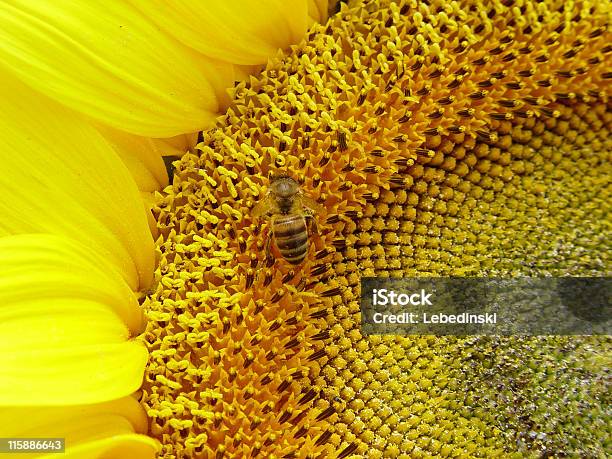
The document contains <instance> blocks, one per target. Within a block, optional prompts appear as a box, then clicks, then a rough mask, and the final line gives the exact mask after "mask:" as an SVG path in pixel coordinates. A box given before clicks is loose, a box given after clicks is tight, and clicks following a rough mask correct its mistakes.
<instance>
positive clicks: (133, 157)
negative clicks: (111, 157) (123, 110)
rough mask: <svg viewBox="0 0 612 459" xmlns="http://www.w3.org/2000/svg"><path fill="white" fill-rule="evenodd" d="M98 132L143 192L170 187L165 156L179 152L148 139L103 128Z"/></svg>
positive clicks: (99, 128)
mask: <svg viewBox="0 0 612 459" xmlns="http://www.w3.org/2000/svg"><path fill="white" fill-rule="evenodd" d="M97 129H98V131H100V133H101V134H102V135H103V136H104V138H105V139H106V140H107V141H108V143H109V144H110V145H111V146H112V147H113V149H114V150H115V152H116V153H117V155H118V156H119V157H120V158H121V160H122V161H123V164H125V166H126V167H127V168H128V169H129V171H130V173H131V174H132V177H133V178H134V180H135V181H136V185H137V186H138V189H139V190H140V191H144V192H153V191H157V190H161V189H162V188H164V187H165V186H166V185H168V173H167V172H166V166H165V165H164V161H163V160H162V156H163V155H170V154H173V153H174V152H175V150H171V149H170V148H169V147H166V145H165V144H163V143H161V142H160V141H156V140H155V139H151V138H148V137H141V136H136V135H133V134H128V133H127V132H122V131H118V130H116V129H113V128H110V127H107V126H102V125H100V126H98V127H97ZM182 153H184V152H182ZM181 156H182V155H181Z"/></svg>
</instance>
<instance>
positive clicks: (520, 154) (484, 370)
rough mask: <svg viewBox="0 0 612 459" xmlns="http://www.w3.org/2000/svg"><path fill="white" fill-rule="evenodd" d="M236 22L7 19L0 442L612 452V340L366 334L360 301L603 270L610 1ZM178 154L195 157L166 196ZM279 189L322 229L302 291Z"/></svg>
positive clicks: (155, 13) (187, 453)
mask: <svg viewBox="0 0 612 459" xmlns="http://www.w3.org/2000/svg"><path fill="white" fill-rule="evenodd" d="M241 3H242V6H243V8H241V12H242V14H243V15H242V16H241V17H237V14H236V12H235V10H234V9H231V10H228V9H227V8H224V6H223V4H222V2H215V3H214V5H215V7H214V8H213V7H212V6H210V5H209V6H207V9H206V10H204V11H200V10H199V9H198V8H195V7H193V6H186V4H183V2H180V1H174V2H170V3H168V2H161V1H160V2H140V1H136V0H134V1H131V2H129V3H123V2H116V4H115V3H113V4H112V8H111V7H109V6H108V5H105V6H104V8H102V7H101V6H100V7H96V6H87V8H84V7H83V6H79V7H77V6H74V5H73V4H72V3H70V2H60V3H57V2H54V3H53V6H52V7H51V6H47V7H41V6H39V5H38V4H34V5H36V6H32V4H31V3H27V2H23V3H22V4H18V2H12V3H10V4H9V3H5V4H3V5H2V6H1V7H0V20H2V22H3V25H6V26H5V27H2V28H0V35H1V38H2V40H1V41H0V43H1V44H0V53H2V59H1V60H0V62H2V64H0V65H1V67H0V69H2V75H3V79H4V80H5V81H6V82H5V85H4V86H3V88H2V89H1V90H2V91H4V94H2V96H3V97H2V99H0V100H2V101H3V102H2V103H3V104H5V110H4V111H3V112H4V114H5V115H10V116H5V117H6V118H7V119H6V120H5V121H3V123H2V126H3V128H2V129H6V132H5V133H4V132H3V134H5V135H4V136H2V138H3V139H7V140H8V142H10V143H9V146H10V147H11V149H18V148H19V149H20V150H19V152H18V154H13V155H9V154H8V153H7V154H5V155H4V156H5V157H6V158H5V159H4V163H5V164H6V170H7V171H8V172H7V173H6V174H4V175H3V177H4V181H3V182H2V183H1V184H0V186H3V187H5V188H3V189H5V191H6V194H5V196H6V197H8V199H7V200H4V201H3V202H2V204H0V206H4V208H2V209H0V210H2V211H3V212H2V215H4V216H6V218H5V219H3V224H2V228H3V229H4V230H5V234H6V237H5V238H3V239H1V240H0V244H3V245H4V246H6V247H3V248H5V249H6V250H0V258H3V259H2V260H0V261H2V263H0V270H2V269H3V270H6V273H2V274H3V275H2V276H0V282H1V283H0V295H4V297H6V298H7V299H8V302H5V303H6V305H4V309H3V312H4V314H6V317H3V319H5V320H3V321H2V324H3V325H2V326H3V327H4V330H3V332H4V333H5V334H6V336H7V339H6V340H5V341H4V343H5V344H3V345H4V346H6V349H5V352H4V354H3V355H5V356H8V362H9V364H8V365H5V367H4V372H5V373H4V374H3V375H2V378H0V384H3V386H2V389H3V390H2V391H0V393H1V394H2V395H0V396H1V397H4V398H3V399H2V400H1V401H0V405H2V406H5V407H7V408H5V409H3V410H2V411H1V413H2V414H1V416H2V418H1V419H2V420H10V421H11V422H10V423H8V422H2V423H0V425H2V426H3V427H2V429H3V430H4V429H5V430H6V432H4V431H3V432H2V434H3V435H2V436H22V437H24V436H30V437H34V436H47V437H48V436H65V437H66V438H67V441H68V446H69V450H68V451H69V452H72V453H74V454H82V455H84V456H99V457H122V456H125V457H137V456H138V455H142V456H152V455H154V454H155V450H156V448H157V447H158V443H157V441H159V442H160V443H161V453H160V455H161V456H163V457H206V458H208V457H210V458H219V459H220V458H222V457H228V458H229V457H235V458H242V457H245V458H246V457H269V458H281V457H283V458H293V457H295V458H297V457H313V458H314V457H321V458H323V457H339V458H346V457H354V458H357V457H368V458H370V457H371V458H379V457H403V458H408V457H439V456H442V457H492V456H499V457H508V456H510V455H515V456H517V457H522V456H523V455H524V454H525V455H529V454H553V455H572V454H574V455H583V456H584V455H586V456H603V455H604V448H605V443H606V439H605V438H606V435H607V434H606V432H607V430H606V423H607V422H608V420H607V418H606V415H605V411H604V410H605V405H606V403H605V398H604V397H606V394H607V393H609V391H607V390H606V387H607V386H606V378H605V372H604V371H603V370H602V369H605V368H606V367H609V359H608V358H607V357H606V355H607V354H606V353H609V342H608V341H606V340H605V339H604V340H602V339H596V338H572V339H569V338H524V339H521V338H511V339H501V338H498V339H493V338H491V339H476V338H469V339H459V338H440V337H429V336H425V337H414V338H406V337H377V336H373V337H367V336H363V335H362V334H361V332H360V329H359V325H360V319H359V306H358V294H359V279H360V276H363V275H378V276H414V275H480V276H486V275H521V274H523V275H524V274H528V275H541V274H545V275H567V274H571V275H607V273H608V271H609V268H608V267H609V263H608V253H607V247H606V245H605V240H606V235H609V221H608V220H607V217H606V209H607V202H608V200H609V191H610V185H609V173H610V169H609V167H610V166H609V165H610V162H609V151H610V148H609V147H610V145H609V139H608V129H609V125H610V121H611V117H610V114H609V112H608V110H607V101H608V99H607V97H608V95H607V84H606V83H607V80H609V79H610V73H609V71H608V68H609V55H610V51H612V49H611V48H610V45H609V44H608V42H609V33H608V31H607V23H608V18H609V15H610V10H609V5H608V4H598V3H595V2H593V3H590V2H576V3H571V4H568V5H564V4H563V2H554V1H548V2H530V1H513V0H508V1H503V2H493V3H492V4H491V5H489V4H487V3H486V2H477V1H465V2H449V3H446V2H442V1H436V0H434V1H428V2H418V1H409V0H408V1H402V2H398V3H395V2H388V1H382V0H381V1H372V2H364V3H360V2H354V3H355V4H351V5H350V6H349V7H347V6H345V5H343V6H342V8H341V9H340V12H339V13H338V14H337V15H334V16H333V17H332V18H331V19H330V20H329V21H328V22H327V23H325V24H320V25H318V24H312V25H310V24H311V22H312V19H316V20H319V21H321V22H324V18H325V10H326V5H324V4H323V3H324V2H320V4H316V5H315V3H316V2H310V3H308V4H306V3H305V2H304V3H302V2H299V5H298V2H295V4H293V3H292V4H291V5H290V8H289V7H287V6H286V4H285V3H283V2H272V5H271V7H270V8H266V9H265V10H264V9H262V8H261V7H259V8H257V5H255V2H247V1H245V2H241ZM209 8H211V9H209ZM309 14H310V16H311V17H310V19H309ZM213 18H214V20H213ZM309 25H310V28H309V29H308V32H307V34H306V37H305V39H304V40H302V41H301V42H300V43H299V44H298V45H297V46H294V47H293V48H291V49H290V50H289V51H288V52H286V53H284V54H279V55H278V56H276V57H274V58H272V59H270V60H269V61H268V63H267V66H266V68H265V70H264V72H263V73H261V74H258V76H256V77H250V78H249V79H248V80H246V79H245V78H242V77H243V76H244V75H246V74H247V73H248V72H252V71H255V70H256V68H255V67H257V65H258V64H262V63H264V62H265V59H266V58H267V57H268V56H270V55H271V54H273V53H275V50H276V49H277V48H278V47H285V48H286V47H287V44H289V43H295V42H297V41H299V39H300V38H301V37H302V35H303V34H304V33H305V31H306V28H307V26H309ZM94 30H95V32H94ZM230 35H231V37H232V39H231V40H230V39H229V38H228V36H230ZM17 37H19V38H17ZM262 37H266V38H265V40H263V39H262ZM220 43H223V45H220ZM60 62H61V63H62V64H63V66H59V63H60ZM153 63H155V64H156V65H152V64H153ZM128 69H129V71H128ZM135 69H136V70H138V71H135ZM136 75H137V76H136ZM239 79H242V81H243V82H242V83H237V84H236V85H235V88H234V89H233V91H232V92H231V94H229V95H227V94H225V93H224V92H223V88H226V87H229V86H231V85H232V84H233V82H234V81H236V80H239ZM245 80H246V81H245ZM24 96H25V97H24ZM219 111H224V115H223V117H221V118H219V119H217V121H216V122H215V121H214V120H215V115H216V114H217V112H219ZM43 118H44V122H43ZM33 121H38V122H37V124H36V125H35V126H32V123H33ZM213 122H215V126H214V127H213V128H211V129H210V128H207V127H208V126H210V125H211V124H212V123H213ZM201 129H204V130H203V132H202V133H201V135H200V138H199V140H198V141H197V144H196V140H195V136H194V135H193V133H194V132H196V131H199V130H201ZM68 133H69V135H67V134H68ZM74 136H76V138H75V137H74ZM160 139H163V140H160ZM24 149H27V152H26V151H24ZM73 149H77V150H78V151H77V152H76V153H77V154H76V155H75V154H72V153H73ZM187 149H189V150H190V151H189V152H188V153H187V154H184V155H182V152H183V151H184V150H187ZM4 151H7V152H8V149H6V148H5V150H4ZM69 152H70V158H68V154H69ZM19 153H20V154H19ZM162 154H164V155H172V154H175V155H177V156H182V158H181V159H180V160H179V161H177V162H175V163H174V168H175V171H174V179H173V181H172V184H171V185H170V186H166V185H167V184H168V178H167V176H166V173H165V169H164V167H163V161H162V160H161V155H162ZM91 155H94V156H95V158H93V157H92V156H91ZM85 158H87V159H86V160H84V159H85ZM279 173H285V174H286V173H289V174H291V175H292V176H293V177H294V178H295V179H296V180H297V181H298V182H299V183H300V184H301V186H302V188H303V189H304V191H305V192H306V193H307V194H308V195H309V196H311V197H312V198H313V199H316V200H317V201H318V203H319V205H320V206H321V210H320V211H319V213H318V215H317V216H316V218H317V220H318V222H319V226H320V233H319V234H316V235H313V237H312V240H311V247H310V252H309V255H308V257H307V259H306V260H305V262H304V263H303V264H301V265H300V266H291V265H289V264H288V263H286V262H285V261H283V260H282V259H281V258H276V259H274V258H268V259H266V257H265V255H264V254H265V243H264V233H265V232H266V231H268V230H269V228H267V227H266V225H265V224H264V226H263V228H262V225H261V221H259V220H257V219H255V218H253V216H252V209H253V207H254V205H255V204H256V203H257V202H259V201H260V200H261V199H262V197H263V194H264V192H265V189H266V187H267V186H268V184H269V178H270V177H271V176H273V175H277V174H279ZM13 174H16V175H17V176H18V177H19V178H20V179H22V180H15V179H14V178H13V177H12V175H13ZM23 179H25V180H23ZM17 184H19V185H17ZM24 186H27V187H28V191H27V193H24V191H23V190H24ZM163 187H165V188H164V190H163V193H156V190H159V189H161V188H163ZM7 188H8V189H7ZM47 197H51V200H48V201H44V199H46V198H47ZM143 202H144V206H143ZM149 206H152V209H153V212H152V214H151V218H149V221H148V222H147V217H146V215H147V213H146V212H143V208H144V207H147V208H148V207H149ZM17 209H18V210H19V211H17ZM151 234H153V236H154V238H155V242H153V240H154V238H153V237H151ZM92 272H94V273H96V275H97V276H95V277H94V276H92V275H91V273H92ZM36 276H38V277H39V279H36V280H38V282H36V281H34V279H33V278H32V277H36ZM33 281H34V282H33ZM26 285H27V293H26ZM32 286H34V287H32ZM32 288H34V289H38V290H39V291H38V292H37V293H39V294H38V295H31V294H30V293H31V289H32ZM16 292H22V294H21V295H18V294H16ZM134 292H144V293H145V295H143V296H139V295H138V294H137V293H134ZM94 293H95V295H94ZM139 302H140V303H141V304H142V306H143V309H144V315H145V317H144V318H143V317H142V314H141V312H140V311H141V309H140V308H139ZM50 305H52V306H51V307H49V306H50ZM28 308H30V309H28ZM16 311H19V312H22V313H21V314H16V313H15V312H16ZM104 320H106V322H104ZM19 321H23V324H19V323H17V322H19ZM34 325H36V326H38V327H39V328H40V330H38V329H36V327H34ZM103 332H104V333H103ZM77 335H78V336H77ZM138 335H139V338H137V339H133V338H134V337H136V336H138ZM147 353H148V356H149V357H148V360H147ZM33 365H35V366H36V375H34V371H33V370H32V368H33ZM41 373H42V374H43V378H40V374H41ZM143 374H144V383H142V378H143ZM138 389H140V390H139V391H138V392H136V391H137V390H138ZM139 401H140V404H139ZM32 408H34V409H32ZM143 408H144V411H143ZM145 413H146V416H145ZM591 421H592V422H591ZM5 426H10V428H7V427H5ZM145 434H148V435H149V436H147V435H145Z"/></svg>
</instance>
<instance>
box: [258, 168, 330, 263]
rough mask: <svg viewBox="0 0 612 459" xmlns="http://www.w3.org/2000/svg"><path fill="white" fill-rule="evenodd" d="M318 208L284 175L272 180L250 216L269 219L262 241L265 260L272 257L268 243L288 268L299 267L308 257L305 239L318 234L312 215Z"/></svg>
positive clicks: (293, 181)
mask: <svg viewBox="0 0 612 459" xmlns="http://www.w3.org/2000/svg"><path fill="white" fill-rule="evenodd" d="M318 208H319V205H318V204H317V203H316V202H315V201H314V200H313V199H311V198H309V197H308V196H306V195H305V194H304V193H303V192H302V190H301V189H300V186H299V185H298V183H297V182H296V181H295V180H294V179H292V178H291V177H289V176H288V175H280V176H276V177H273V178H272V180H271V181H270V187H269V188H268V191H267V192H266V195H265V196H264V199H263V200H262V201H260V202H258V203H257V204H256V205H255V207H254V208H253V216H254V217H260V216H266V217H269V218H270V223H271V226H272V230H271V233H272V234H271V235H270V234H268V238H267V241H266V256H267V257H268V258H269V257H271V256H272V250H271V248H272V242H273V240H274V242H275V243H276V247H277V248H278V251H279V252H280V254H281V255H282V256H283V258H284V259H285V260H287V261H288V262H289V263H291V264H292V265H299V264H300V263H301V262H302V261H304V258H306V254H307V253H308V236H309V234H312V232H318V229H317V223H316V221H315V218H314V216H315V213H316V210H317V209H318Z"/></svg>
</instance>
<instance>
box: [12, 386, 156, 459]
mask: <svg viewBox="0 0 612 459" xmlns="http://www.w3.org/2000/svg"><path fill="white" fill-rule="evenodd" d="M146 430H147V420H146V416H145V414H144V412H143V410H142V407H141V406H140V404H139V403H138V402H137V401H136V400H135V399H134V398H132V397H124V398H121V399H118V400H112V401H110V402H105V403H99V404H92V405H78V406H72V407H47V406H32V407H10V408H0V435H1V436H3V437H21V438H24V437H30V438H36V437H39V438H40V437H46V438H49V437H55V438H58V437H59V438H65V445H66V453H65V454H62V457H70V458H109V459H110V458H113V459H114V458H126V459H131V458H153V457H155V452H156V451H157V450H158V448H159V445H158V443H157V442H156V441H155V440H153V439H151V438H149V437H147V436H145V435H139V434H138V433H145V432H146ZM135 432H137V433H135ZM34 456H36V457H50V458H54V457H57V454H55V455H53V454H50V455H28V454H26V455H20V456H19V457H34Z"/></svg>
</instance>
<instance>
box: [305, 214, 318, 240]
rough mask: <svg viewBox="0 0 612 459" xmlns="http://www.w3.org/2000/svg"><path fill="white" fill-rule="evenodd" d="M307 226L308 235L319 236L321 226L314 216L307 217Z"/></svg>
mask: <svg viewBox="0 0 612 459" xmlns="http://www.w3.org/2000/svg"><path fill="white" fill-rule="evenodd" d="M306 225H307V226H308V234H309V235H312V234H319V225H317V221H316V220H315V218H314V216H313V215H312V214H309V215H306Z"/></svg>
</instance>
